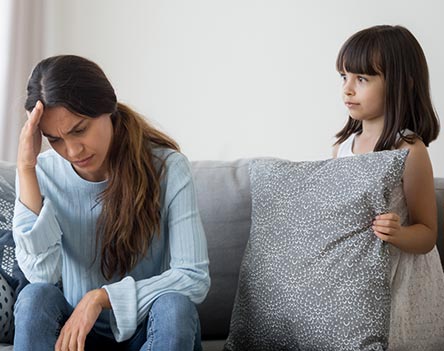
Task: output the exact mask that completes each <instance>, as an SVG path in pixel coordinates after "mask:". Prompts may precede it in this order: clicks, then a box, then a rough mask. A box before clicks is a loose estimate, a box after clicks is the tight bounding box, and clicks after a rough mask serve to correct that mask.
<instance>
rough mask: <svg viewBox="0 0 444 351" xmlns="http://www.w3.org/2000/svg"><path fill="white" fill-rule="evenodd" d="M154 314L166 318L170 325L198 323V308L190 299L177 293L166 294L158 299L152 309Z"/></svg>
mask: <svg viewBox="0 0 444 351" xmlns="http://www.w3.org/2000/svg"><path fill="white" fill-rule="evenodd" d="M151 310H152V312H153V313H154V314H158V315H162V316H164V317H166V318H167V319H168V320H169V322H170V323H180V324H182V323H183V322H184V321H186V320H188V321H190V322H192V323H193V324H195V323H197V320H198V314H197V309H196V306H195V304H194V303H193V302H191V300H190V298H189V297H187V296H185V295H182V294H177V293H168V294H164V295H162V296H160V297H158V298H157V299H156V301H155V302H154V303H153V306H152V307H151Z"/></svg>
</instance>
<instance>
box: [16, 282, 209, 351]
mask: <svg viewBox="0 0 444 351" xmlns="http://www.w3.org/2000/svg"><path fill="white" fill-rule="evenodd" d="M72 311H73V307H72V306H70V305H69V303H68V302H67V301H66V299H65V297H64V296H63V293H62V292H61V290H60V289H59V288H58V287H56V286H54V285H52V284H46V283H36V284H29V285H27V286H26V287H25V288H24V289H23V291H22V292H21V293H20V295H19V297H18V299H17V302H16V305H15V328H16V333H15V339H14V349H17V350H21V351H31V350H39V351H46V350H48V351H50V350H51V351H52V350H54V345H55V343H56V341H57V337H58V335H59V334H60V330H61V328H62V327H63V325H64V323H65V322H66V321H67V319H68V318H69V316H70V315H71V313H72ZM36 316H39V317H38V318H36ZM85 350H86V351H92V350H94V351H98V350H99V351H100V350H121V351H139V350H140V351H151V350H156V351H166V350H169V351H172V350H190V351H191V350H193V351H201V350H202V347H201V341H200V325H199V317H198V314H197V310H196V307H195V305H194V304H193V303H192V302H191V301H190V299H189V298H188V297H186V296H183V295H181V294H176V293H169V294H164V295H162V296H160V297H159V298H157V299H156V300H155V301H154V302H153V304H152V306H151V309H150V311H149V313H148V316H147V318H146V320H145V321H144V322H143V323H142V324H141V325H139V327H138V328H137V330H136V332H135V333H134V335H133V336H132V337H131V338H130V339H129V340H126V341H124V342H121V343H118V342H116V341H115V340H114V339H113V338H108V337H106V336H103V335H101V334H98V333H97V332H96V331H95V330H94V329H93V330H92V331H91V332H90V333H89V334H88V337H87V339H86V343H85Z"/></svg>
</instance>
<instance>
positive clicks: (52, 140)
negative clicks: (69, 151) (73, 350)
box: [46, 138, 60, 144]
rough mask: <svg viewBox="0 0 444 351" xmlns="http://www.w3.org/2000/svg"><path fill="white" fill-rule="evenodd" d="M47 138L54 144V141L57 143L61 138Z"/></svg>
mask: <svg viewBox="0 0 444 351" xmlns="http://www.w3.org/2000/svg"><path fill="white" fill-rule="evenodd" d="M46 139H48V142H49V143H50V144H54V143H56V142H58V141H59V140H60V139H54V138H46Z"/></svg>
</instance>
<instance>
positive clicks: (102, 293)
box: [95, 288, 111, 310]
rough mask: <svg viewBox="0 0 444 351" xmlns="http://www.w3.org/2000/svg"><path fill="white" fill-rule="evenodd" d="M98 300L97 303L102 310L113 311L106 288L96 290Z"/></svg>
mask: <svg viewBox="0 0 444 351" xmlns="http://www.w3.org/2000/svg"><path fill="white" fill-rule="evenodd" d="M95 293H96V299H97V303H98V304H99V305H100V306H101V307H102V309H108V310H109V309H111V302H110V301H109V296H108V293H107V292H106V290H105V289H104V288H100V289H96V290H95Z"/></svg>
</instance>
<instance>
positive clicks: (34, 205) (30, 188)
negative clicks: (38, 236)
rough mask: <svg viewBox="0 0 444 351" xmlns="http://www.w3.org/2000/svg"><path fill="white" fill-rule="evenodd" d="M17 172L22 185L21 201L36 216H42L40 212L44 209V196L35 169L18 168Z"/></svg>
mask: <svg viewBox="0 0 444 351" xmlns="http://www.w3.org/2000/svg"><path fill="white" fill-rule="evenodd" d="M17 171H18V178H19V185H20V190H19V191H20V194H19V199H20V201H21V202H22V204H23V205H25V206H26V207H28V208H29V209H30V210H31V211H32V212H34V213H35V214H37V215H38V214H40V210H41V209H42V194H41V193H40V187H39V183H38V180H37V174H36V171H35V168H27V169H20V168H18V170H17Z"/></svg>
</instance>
